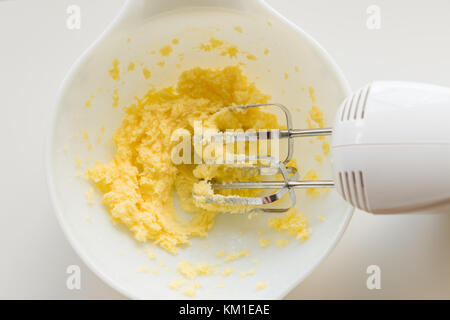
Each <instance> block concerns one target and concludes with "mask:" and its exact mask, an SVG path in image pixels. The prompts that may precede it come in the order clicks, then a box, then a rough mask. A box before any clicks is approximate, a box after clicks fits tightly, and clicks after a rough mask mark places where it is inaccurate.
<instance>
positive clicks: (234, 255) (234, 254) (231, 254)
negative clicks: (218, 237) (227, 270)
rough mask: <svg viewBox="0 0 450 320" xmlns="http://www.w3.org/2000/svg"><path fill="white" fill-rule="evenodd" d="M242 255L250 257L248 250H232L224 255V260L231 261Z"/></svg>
mask: <svg viewBox="0 0 450 320" xmlns="http://www.w3.org/2000/svg"><path fill="white" fill-rule="evenodd" d="M242 257H250V251H248V250H242V251H240V252H232V253H230V254H229V255H228V256H226V257H225V262H231V261H234V260H236V259H239V258H242Z"/></svg>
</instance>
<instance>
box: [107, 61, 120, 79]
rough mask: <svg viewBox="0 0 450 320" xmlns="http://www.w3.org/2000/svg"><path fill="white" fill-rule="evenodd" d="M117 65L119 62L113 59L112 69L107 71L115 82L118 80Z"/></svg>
mask: <svg viewBox="0 0 450 320" xmlns="http://www.w3.org/2000/svg"><path fill="white" fill-rule="evenodd" d="M119 64H120V62H119V60H117V59H114V60H113V62H112V68H111V69H110V70H109V75H110V77H111V78H112V79H113V80H115V81H119V80H120V70H119Z"/></svg>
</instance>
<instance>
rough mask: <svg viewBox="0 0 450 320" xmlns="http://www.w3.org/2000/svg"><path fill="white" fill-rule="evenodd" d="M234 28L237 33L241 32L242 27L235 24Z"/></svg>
mask: <svg viewBox="0 0 450 320" xmlns="http://www.w3.org/2000/svg"><path fill="white" fill-rule="evenodd" d="M234 30H235V31H237V32H239V33H242V27H239V26H236V27H234Z"/></svg>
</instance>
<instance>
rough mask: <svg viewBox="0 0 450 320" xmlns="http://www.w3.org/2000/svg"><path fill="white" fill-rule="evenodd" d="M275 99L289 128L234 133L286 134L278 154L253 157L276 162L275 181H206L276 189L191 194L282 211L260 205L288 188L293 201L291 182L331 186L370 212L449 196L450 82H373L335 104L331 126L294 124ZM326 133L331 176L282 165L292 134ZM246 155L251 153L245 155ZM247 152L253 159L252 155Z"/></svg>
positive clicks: (407, 208)
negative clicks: (307, 177) (316, 177)
mask: <svg viewBox="0 0 450 320" xmlns="http://www.w3.org/2000/svg"><path fill="white" fill-rule="evenodd" d="M261 106H273V107H278V108H280V109H281V110H282V111H283V112H284V113H285V115H286V120H287V130H281V131H279V134H277V136H276V137H275V136H274V135H270V134H268V135H267V134H265V136H264V137H263V136H262V135H261V134H260V133H258V132H248V133H237V134H236V133H235V134H234V138H237V139H238V140H239V139H240V140H241V141H243V140H245V139H247V140H252V139H253V140H254V139H257V140H258V139H274V138H280V139H281V138H286V139H288V155H287V158H286V159H285V160H284V161H279V160H277V159H275V158H273V157H260V158H258V157H256V158H254V159H257V160H266V161H269V162H270V163H271V165H272V166H276V169H277V170H276V171H277V173H279V174H281V176H282V178H283V180H281V181H239V182H230V183H214V182H213V183H212V188H213V190H219V189H277V190H278V191H276V192H274V193H272V194H269V195H264V196H259V197H241V196H223V195H220V194H214V195H212V196H211V195H208V196H204V195H195V194H194V197H196V198H197V199H201V200H202V201H205V202H206V203H212V204H221V205H224V204H225V205H259V206H260V210H261V211H265V212H285V211H287V210H289V207H288V208H278V209H276V208H266V205H267V204H270V203H273V202H276V201H278V200H280V199H281V198H282V197H283V196H284V195H285V194H287V193H289V195H290V198H291V206H293V205H295V201H296V199H295V193H294V188H329V187H333V186H335V187H336V189H337V191H338V193H339V194H340V195H341V196H342V197H343V198H344V199H345V200H346V201H348V202H349V203H351V204H352V205H353V206H355V207H357V208H359V209H362V210H364V211H367V212H372V213H397V212H412V211H419V210H421V209H426V208H430V207H435V206H438V205H441V204H445V203H448V202H450V89H449V88H444V87H439V86H434V85H427V84H419V83H407V82H373V83H371V84H369V85H367V86H365V87H364V88H362V89H361V90H359V91H358V92H356V93H355V94H353V95H351V96H350V97H348V98H347V99H345V100H344V102H343V103H342V104H341V106H340V109H339V111H338V113H337V116H336V119H335V122H334V126H333V128H332V129H331V128H330V129H307V130H295V129H292V121H291V116H290V113H289V111H288V110H287V108H285V107H284V106H282V105H280V104H264V105H247V106H238V107H233V108H241V109H246V108H255V107H261ZM323 135H331V137H332V138H331V149H330V154H331V163H332V169H333V177H334V179H333V180H329V181H301V180H298V174H297V173H296V172H295V170H294V171H293V170H292V168H288V167H286V163H287V162H288V161H289V159H290V158H291V156H292V154H293V147H294V144H293V138H294V137H308V136H323ZM247 159H250V157H249V158H247ZM254 159H253V160H254Z"/></svg>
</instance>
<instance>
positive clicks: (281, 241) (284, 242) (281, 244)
mask: <svg viewBox="0 0 450 320" xmlns="http://www.w3.org/2000/svg"><path fill="white" fill-rule="evenodd" d="M276 243H277V246H278V247H279V248H283V247H285V246H287V245H288V244H289V240H287V239H277V241H276Z"/></svg>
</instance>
